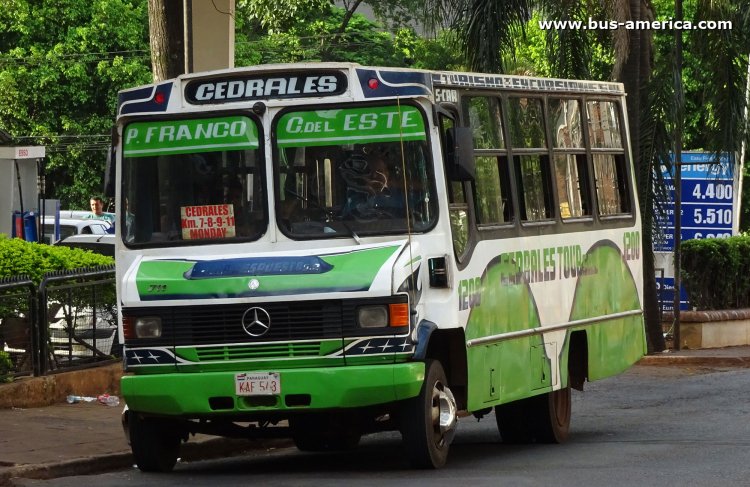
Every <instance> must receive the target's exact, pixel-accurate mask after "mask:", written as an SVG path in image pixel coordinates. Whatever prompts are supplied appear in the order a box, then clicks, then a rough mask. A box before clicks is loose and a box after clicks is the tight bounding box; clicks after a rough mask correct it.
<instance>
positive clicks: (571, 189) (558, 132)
mask: <svg viewBox="0 0 750 487" xmlns="http://www.w3.org/2000/svg"><path fill="white" fill-rule="evenodd" d="M548 106H549V120H550V125H551V128H552V143H553V151H554V156H553V157H554V176H555V185H556V188H557V197H558V205H559V209H560V217H561V218H562V219H563V220H565V219H568V218H580V217H586V216H590V215H591V214H592V211H591V207H592V205H591V189H590V184H589V181H590V178H589V169H588V164H587V159H586V147H585V145H584V142H583V131H582V130H581V108H580V107H581V104H580V102H579V101H578V100H577V99H559V98H558V99H555V98H551V99H550V100H549V105H548Z"/></svg>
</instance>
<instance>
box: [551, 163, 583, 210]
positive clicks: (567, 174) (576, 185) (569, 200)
mask: <svg viewBox="0 0 750 487" xmlns="http://www.w3.org/2000/svg"><path fill="white" fill-rule="evenodd" d="M555 182H556V183H557V197H558V199H559V203H560V216H561V217H562V218H563V219H566V218H578V217H582V216H588V215H591V202H590V200H589V183H588V169H587V168H586V154H555Z"/></svg>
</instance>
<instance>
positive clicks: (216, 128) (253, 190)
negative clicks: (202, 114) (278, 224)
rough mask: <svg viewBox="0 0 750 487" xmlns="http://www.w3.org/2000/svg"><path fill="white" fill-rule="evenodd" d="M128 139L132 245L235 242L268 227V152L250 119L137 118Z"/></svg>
mask: <svg viewBox="0 0 750 487" xmlns="http://www.w3.org/2000/svg"><path fill="white" fill-rule="evenodd" d="M123 139H124V140H123V167H122V198H121V205H122V208H121V215H123V216H122V217H121V224H122V225H123V226H122V229H123V230H122V235H123V240H124V241H125V243H126V244H128V245H139V244H140V245H145V244H156V245H158V244H159V242H168V243H169V244H170V245H172V244H175V243H185V244H188V243H219V242H234V241H237V240H251V239H257V238H258V237H260V235H262V234H263V233H264V232H265V229H266V226H267V221H268V217H267V215H268V211H267V207H268V203H267V198H266V194H265V184H264V182H263V179H264V177H263V174H264V172H263V156H262V151H261V150H260V148H259V147H260V146H259V137H258V126H257V124H256V122H255V121H254V120H252V119H251V118H249V117H247V116H242V115H234V116H224V117H211V118H199V119H188V120H185V119H181V120H161V121H156V122H154V121H149V122H133V123H130V124H128V125H127V126H125V129H124V131H123Z"/></svg>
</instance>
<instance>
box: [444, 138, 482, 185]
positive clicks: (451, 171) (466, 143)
mask: <svg viewBox="0 0 750 487" xmlns="http://www.w3.org/2000/svg"><path fill="white" fill-rule="evenodd" d="M448 141H449V144H450V145H449V147H450V148H451V150H452V154H448V157H447V158H446V164H448V177H449V178H450V180H451V181H473V180H474V179H475V178H476V168H475V166H474V138H473V136H472V133H471V128H469V127H452V128H450V129H448ZM451 142H452V143H451Z"/></svg>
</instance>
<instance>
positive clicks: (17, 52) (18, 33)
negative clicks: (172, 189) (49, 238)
mask: <svg viewBox="0 0 750 487" xmlns="http://www.w3.org/2000/svg"><path fill="white" fill-rule="evenodd" d="M146 26H147V11H146V2H145V0H97V1H94V2H80V1H78V0H35V1H32V0H6V1H5V2H3V8H1V9H0V93H2V94H3V96H2V97H0V127H2V128H3V129H4V130H6V131H8V132H10V133H11V134H13V135H14V136H15V137H16V143H19V144H28V145H34V144H39V145H46V146H47V154H48V156H47V158H46V169H47V188H46V189H47V195H48V197H50V198H58V199H60V200H61V201H62V205H63V207H68V208H88V201H89V197H90V196H91V195H92V194H100V193H101V191H102V183H103V180H104V165H105V162H106V154H107V148H108V147H109V143H110V141H109V129H110V127H111V126H112V124H113V121H114V118H115V108H116V96H117V91H118V90H120V89H122V88H125V87H130V86H134V85H138V84H143V83H146V82H148V81H149V80H150V75H149V61H148V32H147V29H146Z"/></svg>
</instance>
